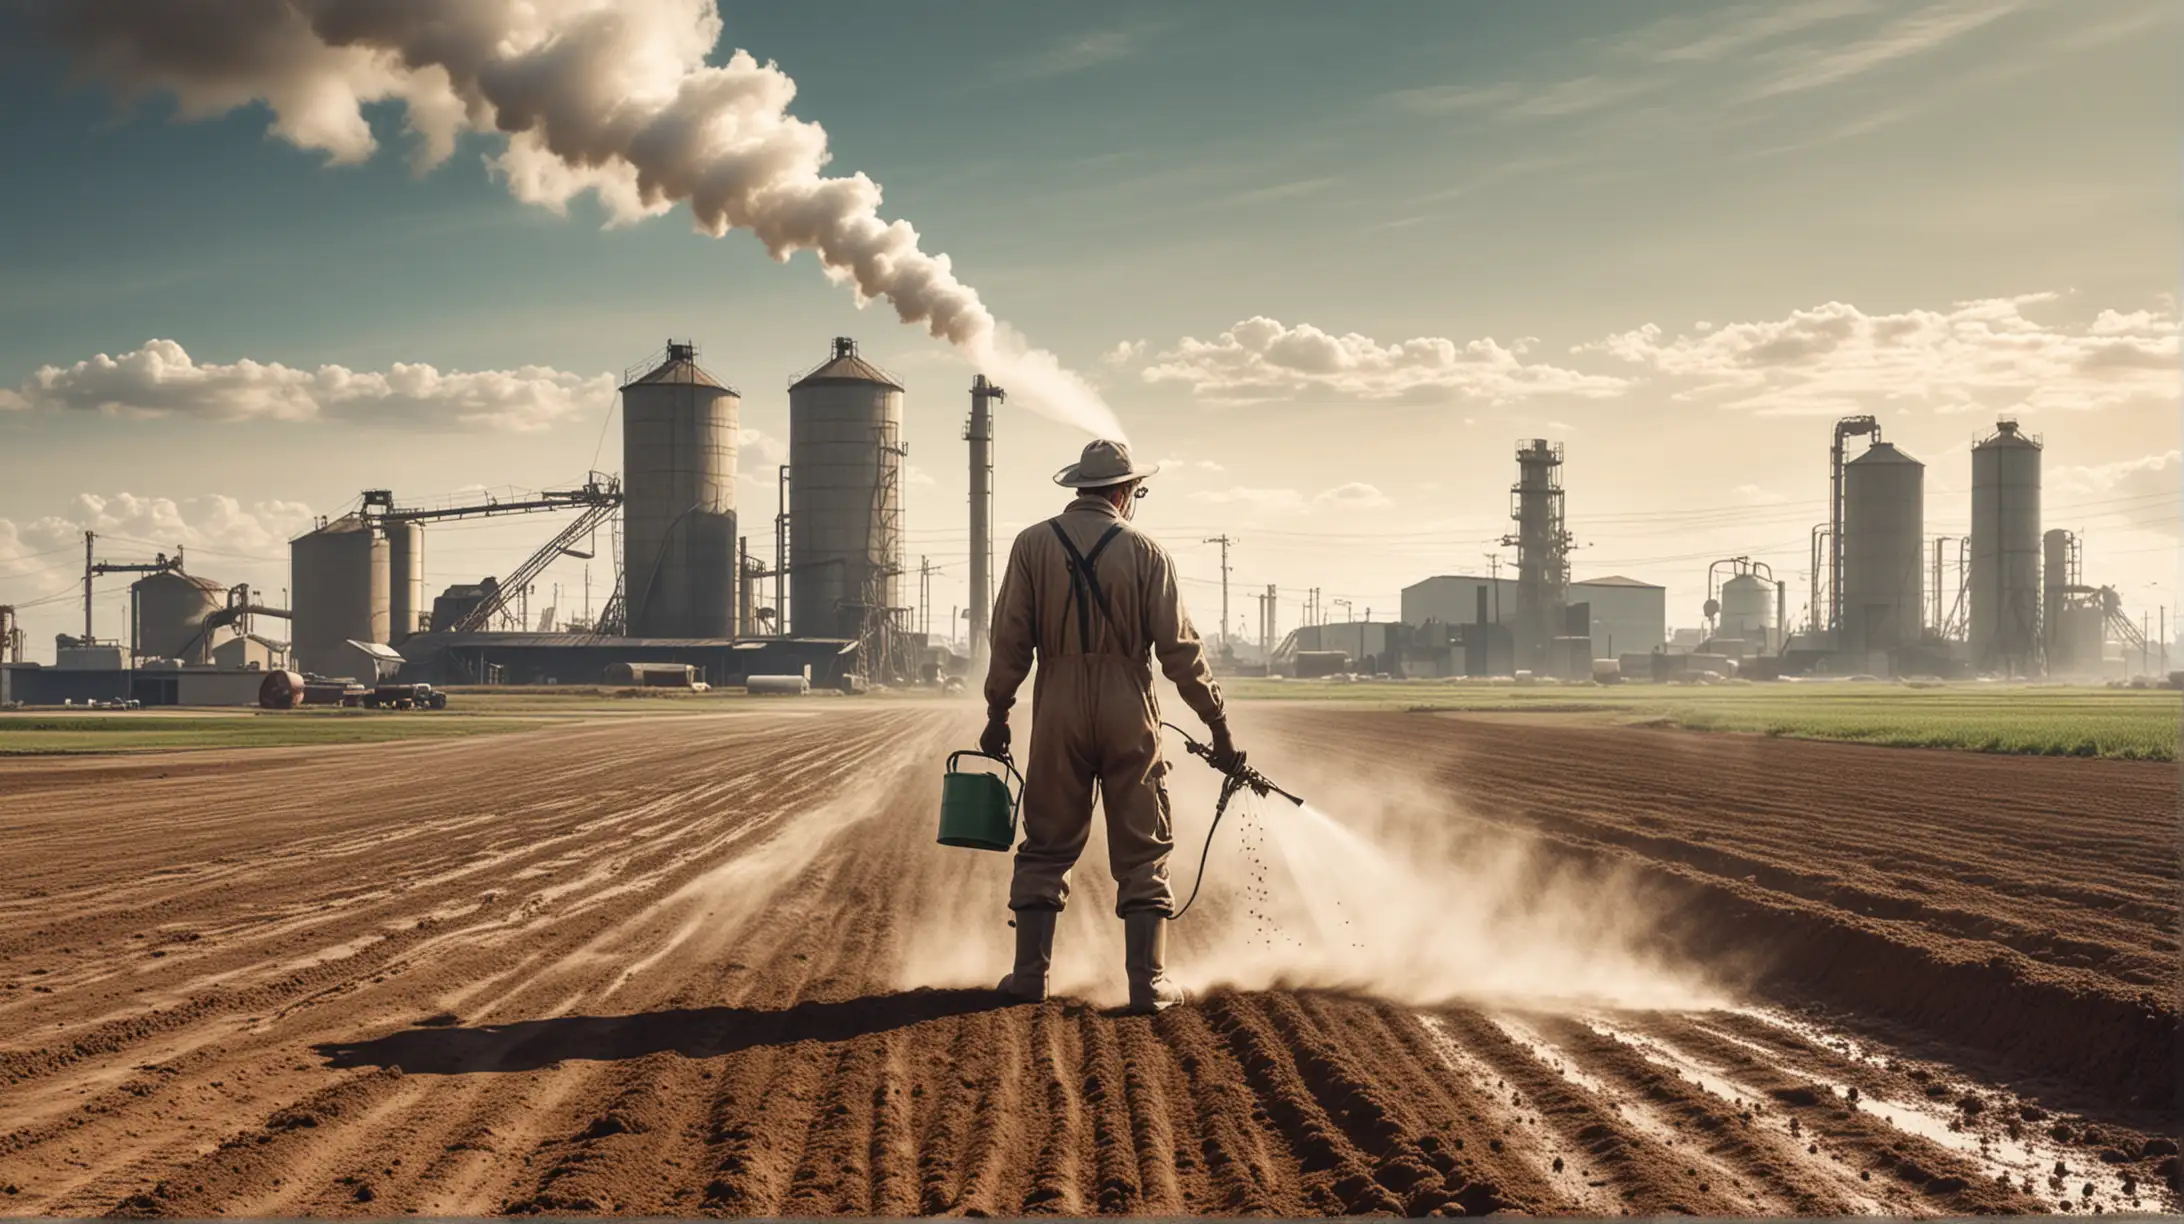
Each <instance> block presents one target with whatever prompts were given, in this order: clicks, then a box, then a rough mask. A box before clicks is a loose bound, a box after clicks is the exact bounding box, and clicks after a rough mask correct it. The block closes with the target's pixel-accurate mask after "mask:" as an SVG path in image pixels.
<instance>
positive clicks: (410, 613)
mask: <svg viewBox="0 0 2184 1224" xmlns="http://www.w3.org/2000/svg"><path fill="white" fill-rule="evenodd" d="M424 610H425V529H424V527H423V525H422V524H418V523H405V522H393V523H388V524H387V644H388V645H390V646H399V645H401V644H402V641H403V640H404V639H405V638H407V637H409V635H411V634H413V633H415V632H417V631H418V629H419V628H421V626H420V625H419V624H418V623H417V621H418V618H419V617H421V616H423V615H424Z"/></svg>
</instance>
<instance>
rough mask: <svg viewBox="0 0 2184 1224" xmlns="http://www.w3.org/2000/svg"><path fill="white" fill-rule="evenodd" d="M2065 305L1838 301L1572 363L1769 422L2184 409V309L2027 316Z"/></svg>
mask: <svg viewBox="0 0 2184 1224" xmlns="http://www.w3.org/2000/svg"><path fill="white" fill-rule="evenodd" d="M2054 297H2055V295H2053V294H2027V295H2024V296H2020V297H2012V298H1990V299H1983V300H1979V301H1969V302H1959V303H1957V304H1956V305H1954V306H1952V307H1950V308H1949V309H1948V310H1908V311H1903V312H1901V313H1898V314H1868V313H1866V312H1865V311H1863V310H1860V309H1859V308H1857V307H1856V306H1851V305H1847V304H1845V303H1842V302H1829V303H1827V304H1825V305H1822V306H1816V307H1813V308H1812V309H1809V310H1798V311H1793V312H1791V313H1790V315H1789V316H1788V317H1786V318H1783V319H1775V320H1767V321H1763V322H1757V323H1728V324H1721V325H1719V326H1716V327H1714V328H1712V329H1711V330H1708V331H1703V332H1700V333H1699V334H1696V335H1679V336H1676V337H1674V338H1673V339H1671V338H1670V337H1669V336H1668V335H1667V333H1666V332H1664V331H1663V330H1662V329H1661V328H1659V327H1658V326H1655V325H1653V324H1650V323H1649V324H1647V325H1645V326H1644V327H1640V328H1638V329H1637V330H1635V331H1628V332H1622V333H1619V334H1616V335H1611V336H1609V337H1607V338H1605V339H1603V340H1600V341H1596V342H1594V343H1591V344H1585V345H1580V346H1578V347H1577V348H1576V349H1574V350H1573V351H1574V352H1579V353H1590V352H1598V353H1607V354H1610V355H1613V356H1615V357H1618V358H1621V359H1622V360H1624V361H1627V362H1630V363H1632V364H1634V365H1638V366H1642V367H1644V368H1646V369H1647V370H1650V371H1651V372H1653V373H1655V374H1658V375H1661V376H1664V377H1666V378H1669V379H1672V380H1678V381H1680V382H1682V383H1683V384H1684V386H1683V389H1682V390H1681V391H1679V392H1678V394H1677V398H1679V399H1693V398H1697V397H1699V396H1708V395H1718V396H1720V397H1722V402H1724V403H1725V404H1727V405H1728V406H1731V407H1737V408H1750V409H1754V410H1757V411H1760V412H1762V413H1766V414H1780V415H1797V414H1812V415H1834V414H1838V413H1845V412H1858V411H1865V412H1871V411H1874V410H1876V409H1877V408H1882V407H1911V406H1924V407H1930V408H1934V409H1938V410H1940V411H1944V412H1951V411H1955V412H1970V411H1981V412H1986V411H2001V412H2028V413H2029V412H2037V411H2042V410H2068V409H2099V408H2107V407H2111V406H2113V405H2116V404H2119V403H2123V402H2126V401H2130V400H2134V399H2154V400H2173V399H2175V398H2177V393H2178V373H2177V361H2178V348H2177V320H2176V316H2175V314H2174V312H2173V310H2171V309H2161V310H2139V311H2132V312H2129V313H2123V312H2118V311H2114V310H2104V311H2102V312H2101V313H2100V314H2099V315H2098V316H2097V317H2096V318H2095V319H2094V320H2093V321H2092V322H2091V323H2089V324H2086V325H2083V326H2078V327H2072V326H2065V325H2050V324H2046V323H2042V322H2039V321H2037V320H2035V319H2031V318H2028V317H2027V316H2026V314H2025V308H2026V307H2027V306H2031V305H2036V304H2040V303H2045V302H2049V301H2052V300H2053V299H2054Z"/></svg>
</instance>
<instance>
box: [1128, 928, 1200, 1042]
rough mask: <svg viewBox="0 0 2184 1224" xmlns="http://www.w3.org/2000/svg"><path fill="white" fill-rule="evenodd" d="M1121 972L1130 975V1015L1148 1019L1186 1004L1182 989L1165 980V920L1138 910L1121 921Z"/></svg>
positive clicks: (1166, 930) (1166, 936)
mask: <svg viewBox="0 0 2184 1224" xmlns="http://www.w3.org/2000/svg"><path fill="white" fill-rule="evenodd" d="M1122 946H1123V968H1124V969H1126V970H1127V971H1128V972H1129V974H1130V1012H1131V1014H1133V1015H1140V1016H1149V1015H1151V1014H1152V1013H1154V1012H1157V1011H1161V1010H1164V1009H1166V1008H1170V1007H1174V1006H1175V1005H1176V1004H1178V1003H1183V1002H1188V1001H1189V998H1190V996H1188V995H1186V994H1184V993H1183V988H1182V987H1180V986H1178V985H1176V984H1175V983H1174V982H1171V981H1169V980H1168V974H1167V967H1168V916H1167V915H1166V914H1164V913H1161V912H1160V911H1158V910H1140V911H1138V912H1137V913H1133V914H1125V915H1123V918H1122Z"/></svg>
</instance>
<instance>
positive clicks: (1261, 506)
mask: <svg viewBox="0 0 2184 1224" xmlns="http://www.w3.org/2000/svg"><path fill="white" fill-rule="evenodd" d="M1190 498H1191V500H1192V501H1194V502H1199V503H1202V504H1205V505H1209V506H1241V507H1244V508H1246V509H1249V510H1252V511H1255V512H1257V513H1260V514H1302V513H1304V512H1306V511H1308V510H1378V509H1381V508H1383V507H1387V506H1392V505H1394V504H1395V503H1394V501H1392V500H1391V499H1390V498H1389V497H1388V495H1387V494H1385V493H1382V492H1381V491H1380V490H1379V489H1378V488H1376V487H1374V486H1372V485H1369V484H1365V483H1363V482H1362V481H1351V482H1349V483H1348V484H1340V485H1336V486H1335V487H1334V488H1331V489H1323V490H1321V491H1320V492H1318V493H1316V494H1313V495H1311V496H1309V497H1308V496H1306V495H1305V494H1304V493H1303V492H1301V491H1299V490H1297V489H1268V488H1257V487H1252V486H1246V485H1237V486H1234V487H1231V488H1227V489H1201V490H1199V491H1197V492H1195V493H1192V494H1191V495H1190Z"/></svg>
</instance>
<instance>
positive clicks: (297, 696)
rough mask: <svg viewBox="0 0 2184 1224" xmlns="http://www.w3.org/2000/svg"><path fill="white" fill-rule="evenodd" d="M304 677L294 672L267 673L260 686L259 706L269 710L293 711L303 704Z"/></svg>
mask: <svg viewBox="0 0 2184 1224" xmlns="http://www.w3.org/2000/svg"><path fill="white" fill-rule="evenodd" d="M303 694H304V683H303V677H302V676H299V675H297V674H296V673H294V672H292V671H276V672H267V673H266V674H265V679H264V680H263V681H261V682H260V683H259V685H258V704H259V705H261V706H263V707H265V708H266V709H268V710H293V709H295V708H296V707H297V706H300V705H302V704H303Z"/></svg>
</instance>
